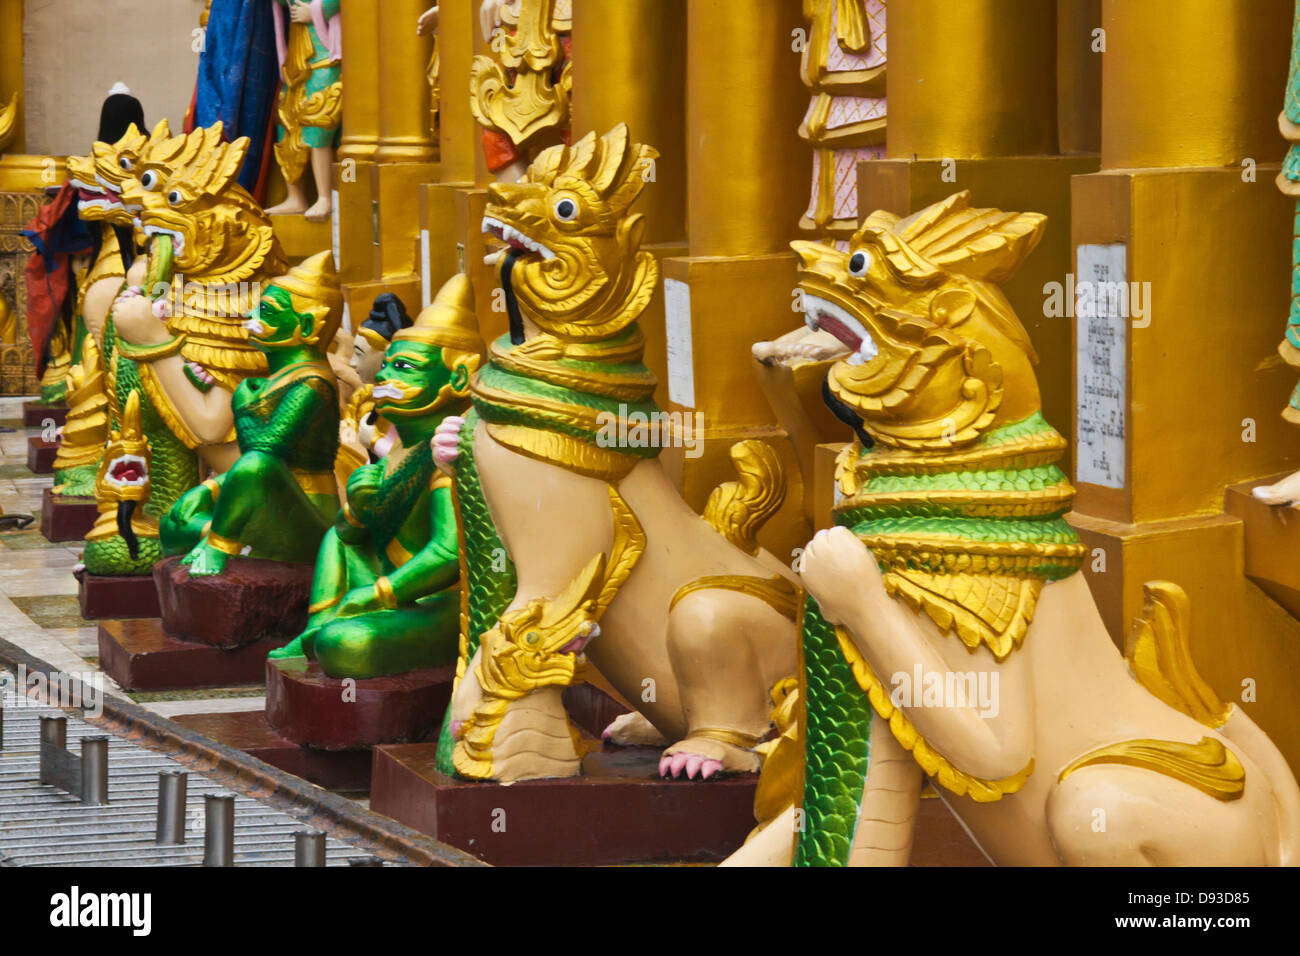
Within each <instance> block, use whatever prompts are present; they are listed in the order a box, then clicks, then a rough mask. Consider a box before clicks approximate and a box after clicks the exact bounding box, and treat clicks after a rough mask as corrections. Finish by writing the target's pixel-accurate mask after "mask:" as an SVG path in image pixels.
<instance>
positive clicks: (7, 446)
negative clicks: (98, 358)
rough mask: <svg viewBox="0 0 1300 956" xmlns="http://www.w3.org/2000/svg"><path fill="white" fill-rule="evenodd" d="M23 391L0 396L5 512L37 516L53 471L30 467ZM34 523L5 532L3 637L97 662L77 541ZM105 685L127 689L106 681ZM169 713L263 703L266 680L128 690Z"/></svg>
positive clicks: (61, 657) (71, 660) (53, 659)
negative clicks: (56, 537)
mask: <svg viewBox="0 0 1300 956" xmlns="http://www.w3.org/2000/svg"><path fill="white" fill-rule="evenodd" d="M27 400H28V399H25V398H0V426H5V427H7V428H13V429H15V430H14V431H12V432H9V431H5V432H0V513H3V514H15V513H26V514H30V515H36V516H38V517H39V515H40V510H41V494H42V492H43V491H44V490H45V489H46V488H49V487H50V486H51V485H52V484H53V478H52V477H51V476H49V475H33V474H32V473H31V472H30V471H28V470H27V439H28V438H29V437H33V436H37V435H39V434H40V430H39V429H35V428H31V429H24V428H23V427H22V411H23V410H22V406H23V402H24V401H27ZM36 524H37V522H33V524H32V525H31V527H29V528H27V529H26V530H24V531H11V532H0V637H3V638H4V639H5V640H7V641H10V642H12V643H14V644H17V645H18V646H19V647H21V648H23V649H24V650H25V651H27V652H28V653H30V654H34V655H35V656H37V657H40V658H42V659H43V660H46V661H49V662H50V663H51V664H53V665H54V666H56V667H58V668H59V669H61V670H65V671H69V672H85V671H87V670H91V669H94V666H95V661H96V658H97V655H98V647H97V642H96V634H97V631H96V628H95V625H94V624H92V623H90V622H87V621H85V620H83V619H82V617H81V613H80V611H79V610H78V607H77V582H76V579H75V578H73V576H72V569H73V568H74V567H75V566H76V564H77V562H78V561H80V560H81V546H80V544H79V543H77V542H70V543H64V544H51V543H50V542H49V541H46V540H45V538H44V537H42V535H41V533H40V531H39V530H37V527H36ZM105 683H106V685H107V686H106V688H105V689H106V690H109V691H110V692H116V693H121V691H120V690H119V689H118V688H117V687H116V686H115V685H113V684H112V682H111V681H108V680H107V679H106V680H105ZM128 696H130V697H131V698H133V699H134V700H136V701H137V702H138V703H140V704H141V705H142V706H144V707H147V708H149V709H150V710H153V711H155V712H156V713H159V714H161V715H163V716H165V717H176V716H179V715H181V714H202V713H230V712H237V711H249V710H260V709H262V707H263V706H265V702H266V697H265V694H264V693H263V692H262V688H261V686H260V685H248V686H245V687H230V688H213V689H208V690H203V691H189V692H184V691H177V692H166V693H152V694H130V695H128Z"/></svg>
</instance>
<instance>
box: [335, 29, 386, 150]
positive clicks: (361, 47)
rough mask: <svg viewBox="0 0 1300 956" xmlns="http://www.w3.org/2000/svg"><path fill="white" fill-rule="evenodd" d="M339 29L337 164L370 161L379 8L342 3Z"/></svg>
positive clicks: (375, 130) (376, 111)
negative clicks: (340, 90)
mask: <svg viewBox="0 0 1300 956" xmlns="http://www.w3.org/2000/svg"><path fill="white" fill-rule="evenodd" d="M339 10H340V17H341V22H342V26H343V49H344V50H345V51H346V54H347V55H346V56H344V58H343V66H342V68H343V92H344V94H345V95H344V97H343V141H342V143H341V144H340V145H339V153H338V156H339V161H340V162H342V161H343V160H346V159H353V160H356V161H358V162H365V161H367V160H372V159H374V155H375V149H376V148H377V147H378V146H379V117H380V108H379V103H380V99H379V59H380V58H379V5H378V4H375V3H345V4H343V5H342V6H341V7H340V8H339Z"/></svg>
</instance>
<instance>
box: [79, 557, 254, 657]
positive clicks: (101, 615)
mask: <svg viewBox="0 0 1300 956" xmlns="http://www.w3.org/2000/svg"><path fill="white" fill-rule="evenodd" d="M77 600H78V602H79V603H80V604H81V616H82V617H84V618H85V619H86V620H88V621H98V620H103V619H105V618H123V617H157V616H158V588H157V587H155V586H154V583H153V578H152V577H150V576H149V575H147V574H123V575H113V574H91V573H89V572H87V571H79V572H78V573H77ZM255 679H256V678H255Z"/></svg>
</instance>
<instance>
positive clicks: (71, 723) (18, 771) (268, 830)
mask: <svg viewBox="0 0 1300 956" xmlns="http://www.w3.org/2000/svg"><path fill="white" fill-rule="evenodd" d="M0 706H3V709H4V718H3V719H4V723H3V727H4V730H3V733H4V740H3V744H2V745H0V866H199V865H201V864H202V862H203V830H204V810H203V805H204V804H203V797H204V794H209V793H230V792H231V791H229V790H226V789H224V788H222V787H220V786H219V785H218V784H216V783H214V782H213V781H211V780H208V779H207V778H205V777H204V776H203V775H202V774H200V773H197V772H195V771H194V770H193V769H191V768H188V767H184V766H182V765H181V764H179V763H177V762H176V761H174V760H171V759H169V758H168V757H165V756H163V755H161V754H157V753H154V752H153V751H150V750H146V749H144V748H143V747H139V746H136V745H135V744H133V743H131V742H130V741H128V740H123V739H121V738H118V737H110V738H109V743H108V799H109V803H108V805H107V806H99V807H95V806H83V805H82V803H81V801H80V800H78V799H77V798H76V797H75V796H73V795H72V794H69V793H64V792H63V791H62V790H59V789H57V788H55V787H51V786H43V785H41V784H39V783H38V782H37V779H38V775H39V769H40V744H39V741H40V718H41V717H58V716H66V717H67V721H68V733H67V747H68V749H69V750H70V751H72V752H73V753H79V752H80V750H81V743H80V741H81V739H82V738H83V737H90V736H97V735H103V734H104V731H103V729H101V728H99V727H96V726H95V725H93V724H89V723H87V722H86V721H84V720H82V719H81V718H80V717H78V716H75V712H69V711H63V710H58V709H56V708H54V707H46V706H41V705H39V704H37V703H36V702H35V701H33V700H30V699H29V698H26V697H20V696H18V695H17V694H15V693H14V692H13V691H12V690H11V689H10V688H9V687H8V686H6V687H4V688H3V689H0ZM160 770H180V771H185V772H186V773H187V774H188V793H187V797H186V821H187V822H186V842H185V843H184V844H183V845H181V846H157V845H155V843H154V825H155V820H156V811H157V800H158V772H159V771H160ZM234 796H235V856H234V862H235V865H236V866H293V861H294V833H295V832H298V831H300V830H303V829H307V827H305V825H304V824H303V823H302V821H300V820H297V819H295V818H294V817H292V816H290V815H288V814H287V813H283V812H281V811H279V810H276V809H274V808H272V807H270V806H267V805H266V804H263V803H261V802H259V801H257V800H253V799H251V798H249V797H245V796H242V795H240V794H234ZM326 847H327V849H326V863H327V865H329V866H346V865H347V864H348V860H349V859H350V858H351V859H356V858H360V857H365V856H368V855H369V854H367V853H366V852H365V851H364V850H362V849H360V848H357V847H354V846H351V845H349V844H347V843H344V842H342V841H340V840H337V839H333V838H329V839H328V840H327V841H326Z"/></svg>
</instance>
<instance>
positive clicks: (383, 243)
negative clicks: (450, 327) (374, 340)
mask: <svg viewBox="0 0 1300 956" xmlns="http://www.w3.org/2000/svg"><path fill="white" fill-rule="evenodd" d="M376 6H377V7H378V8H379V98H380V114H379V145H378V147H376V149H375V154H374V158H375V165H374V168H373V171H372V178H373V189H374V200H375V202H376V203H377V204H378V206H377V218H376V221H375V229H376V232H377V234H378V240H379V245H378V248H377V250H376V253H377V258H376V262H375V267H376V271H377V274H378V275H379V276H380V277H382V278H383V279H384V280H385V281H386V282H387V283H388V285H389V286H390V287H392V291H394V292H396V293H397V294H398V295H399V296H401V297H402V299H403V300H404V301H405V303H406V306H407V310H408V311H409V312H411V314H412V315H414V314H415V313H416V312H418V311H419V308H420V301H419V298H420V274H419V273H420V245H421V241H420V227H421V223H420V203H419V190H420V185H421V184H422V183H428V182H436V181H437V179H438V166H437V164H436V162H435V160H436V159H437V155H438V148H437V144H436V143H435V142H434V140H433V133H432V131H431V130H430V129H429V96H430V91H429V80H428V76H427V75H426V72H425V71H426V69H427V68H428V64H429V57H430V55H431V54H432V53H433V38H432V37H429V36H419V35H417V34H416V23H417V21H418V20H419V18H420V14H421V13H423V12H424V11H425V9H426V8H427V7H428V4H427V3H426V2H425V0H384V2H383V3H381V4H376ZM345 56H346V53H345Z"/></svg>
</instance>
